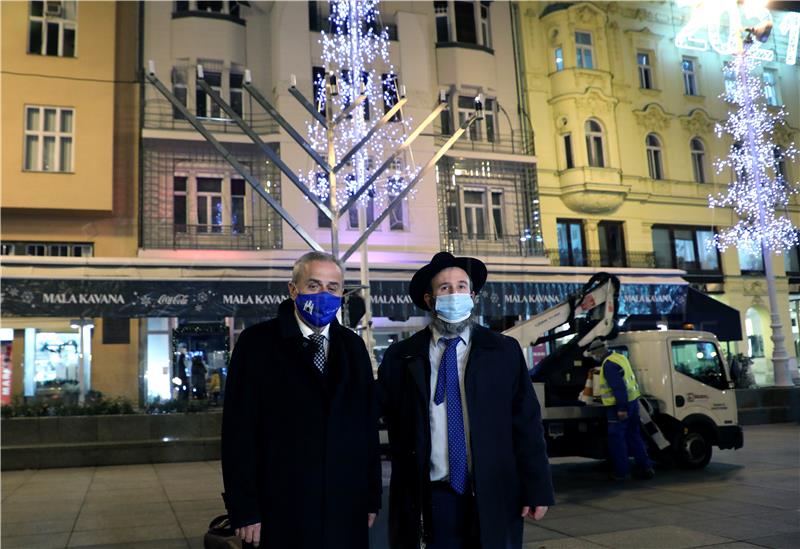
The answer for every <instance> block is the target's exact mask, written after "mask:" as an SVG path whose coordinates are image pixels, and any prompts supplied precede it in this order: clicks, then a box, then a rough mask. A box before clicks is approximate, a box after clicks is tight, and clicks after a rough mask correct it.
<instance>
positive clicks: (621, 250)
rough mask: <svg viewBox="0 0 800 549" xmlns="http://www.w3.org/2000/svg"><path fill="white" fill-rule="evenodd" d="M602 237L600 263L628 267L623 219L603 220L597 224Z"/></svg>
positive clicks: (607, 265) (605, 265)
mask: <svg viewBox="0 0 800 549" xmlns="http://www.w3.org/2000/svg"><path fill="white" fill-rule="evenodd" d="M597 229H598V236H599V238H600V265H601V266H603V267H626V266H627V265H626V257H625V236H624V234H623V225H622V222H621V221H601V222H600V223H598V224H597Z"/></svg>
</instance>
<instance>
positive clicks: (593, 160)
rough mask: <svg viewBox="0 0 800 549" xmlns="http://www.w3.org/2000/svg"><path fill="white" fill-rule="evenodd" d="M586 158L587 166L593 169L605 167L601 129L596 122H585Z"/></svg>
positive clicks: (590, 120)
mask: <svg viewBox="0 0 800 549" xmlns="http://www.w3.org/2000/svg"><path fill="white" fill-rule="evenodd" d="M585 129H586V156H587V158H588V161H589V165H590V166H593V167H595V168H603V167H605V165H606V164H605V160H604V158H603V128H602V126H600V123H599V122H598V121H597V120H592V119H589V120H587V121H586V126H585Z"/></svg>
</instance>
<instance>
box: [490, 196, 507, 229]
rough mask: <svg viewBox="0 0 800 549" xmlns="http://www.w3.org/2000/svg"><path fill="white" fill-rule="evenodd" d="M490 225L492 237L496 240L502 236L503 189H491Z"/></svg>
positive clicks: (503, 225)
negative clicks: (492, 229)
mask: <svg viewBox="0 0 800 549" xmlns="http://www.w3.org/2000/svg"><path fill="white" fill-rule="evenodd" d="M492 226H493V228H494V237H495V238H496V239H497V240H500V239H501V238H503V234H504V233H503V228H504V227H505V223H504V222H503V191H492Z"/></svg>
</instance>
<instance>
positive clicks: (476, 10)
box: [433, 0, 492, 48]
mask: <svg viewBox="0 0 800 549" xmlns="http://www.w3.org/2000/svg"><path fill="white" fill-rule="evenodd" d="M433 12H434V16H435V18H436V42H437V43H440V44H441V43H447V42H457V43H461V44H475V45H478V46H484V47H486V48H491V47H492V24H491V2H485V1H483V2H476V1H473V0H468V1H462V0H455V1H435V2H434V3H433ZM452 22H454V23H455V24H454V25H453V24H451V23H452Z"/></svg>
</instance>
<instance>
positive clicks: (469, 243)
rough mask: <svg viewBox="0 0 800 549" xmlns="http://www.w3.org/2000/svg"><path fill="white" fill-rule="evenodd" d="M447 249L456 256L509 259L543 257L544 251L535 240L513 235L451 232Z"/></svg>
mask: <svg viewBox="0 0 800 549" xmlns="http://www.w3.org/2000/svg"><path fill="white" fill-rule="evenodd" d="M447 247H448V250H450V251H451V252H452V253H454V254H456V255H470V256H475V255H477V256H481V255H483V256H486V255H500V256H509V257H534V256H538V257H541V256H542V255H543V250H542V248H541V246H537V245H536V243H535V242H534V241H533V239H524V240H523V239H520V237H519V236H512V235H501V236H494V235H491V236H490V235H485V236H479V235H475V234H466V233H458V232H453V231H449V232H448V240H447Z"/></svg>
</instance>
